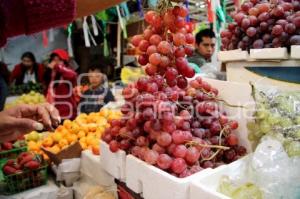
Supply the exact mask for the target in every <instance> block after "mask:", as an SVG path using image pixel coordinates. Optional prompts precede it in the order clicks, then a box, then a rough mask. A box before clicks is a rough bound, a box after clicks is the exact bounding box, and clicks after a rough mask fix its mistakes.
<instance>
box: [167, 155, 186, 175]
mask: <svg viewBox="0 0 300 199" xmlns="http://www.w3.org/2000/svg"><path fill="white" fill-rule="evenodd" d="M186 168H187V165H186V162H185V160H184V159H183V158H175V159H174V160H173V162H172V165H171V169H172V171H173V172H174V173H176V174H180V173H182V172H183V171H184V170H186Z"/></svg>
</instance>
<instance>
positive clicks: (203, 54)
mask: <svg viewBox="0 0 300 199" xmlns="http://www.w3.org/2000/svg"><path fill="white" fill-rule="evenodd" d="M215 37H216V36H215V33H214V32H213V31H212V30H211V29H204V30H201V31H199V32H198V33H197V34H196V50H195V52H194V54H193V55H192V56H191V57H189V58H188V61H189V62H190V63H194V64H197V65H198V66H199V67H201V66H203V65H204V64H205V63H207V62H211V56H212V55H213V53H214V52H215V44H216V38H215Z"/></svg>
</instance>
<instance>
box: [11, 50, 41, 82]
mask: <svg viewBox="0 0 300 199" xmlns="http://www.w3.org/2000/svg"><path fill="white" fill-rule="evenodd" d="M43 78H44V66H43V65H42V64H39V63H37V62H36V59H35V57H34V55H33V53H32V52H25V53H24V54H23V55H22V57H21V63H20V64H17V65H16V66H15V67H14V69H13V71H12V73H11V76H10V83H11V84H13V83H14V84H15V85H21V84H26V83H29V82H33V83H43V82H44V81H43V80H44V79H43Z"/></svg>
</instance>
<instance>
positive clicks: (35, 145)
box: [27, 141, 40, 151]
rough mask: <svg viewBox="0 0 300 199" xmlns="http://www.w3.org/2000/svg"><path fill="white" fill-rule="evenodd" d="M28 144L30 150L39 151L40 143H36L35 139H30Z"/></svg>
mask: <svg viewBox="0 0 300 199" xmlns="http://www.w3.org/2000/svg"><path fill="white" fill-rule="evenodd" d="M27 146H28V150H29V151H39V150H40V147H39V145H38V143H36V142H34V141H29V142H28V143H27Z"/></svg>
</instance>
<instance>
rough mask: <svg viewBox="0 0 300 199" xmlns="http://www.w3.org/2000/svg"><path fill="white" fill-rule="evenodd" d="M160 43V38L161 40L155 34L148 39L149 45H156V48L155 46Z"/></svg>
mask: <svg viewBox="0 0 300 199" xmlns="http://www.w3.org/2000/svg"><path fill="white" fill-rule="evenodd" d="M161 41H162V38H161V37H160V36H159V35H157V34H154V35H152V36H151V37H150V39H149V42H150V44H152V45H156V46H157V45H158V44H159V43H160V42H161Z"/></svg>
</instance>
